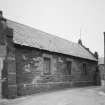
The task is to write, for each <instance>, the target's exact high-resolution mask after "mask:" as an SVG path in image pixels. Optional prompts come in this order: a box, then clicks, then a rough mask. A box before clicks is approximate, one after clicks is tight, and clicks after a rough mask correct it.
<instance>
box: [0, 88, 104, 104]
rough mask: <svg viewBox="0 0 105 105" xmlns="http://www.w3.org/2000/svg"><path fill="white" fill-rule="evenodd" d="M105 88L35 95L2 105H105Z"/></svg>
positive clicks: (5, 101) (76, 89)
mask: <svg viewBox="0 0 105 105" xmlns="http://www.w3.org/2000/svg"><path fill="white" fill-rule="evenodd" d="M103 90H105V87H102V86H101V87H84V88H74V89H66V90H60V91H56V92H49V93H42V94H35V95H32V96H27V97H22V98H18V99H14V100H1V102H0V105H105V93H104V92H103Z"/></svg>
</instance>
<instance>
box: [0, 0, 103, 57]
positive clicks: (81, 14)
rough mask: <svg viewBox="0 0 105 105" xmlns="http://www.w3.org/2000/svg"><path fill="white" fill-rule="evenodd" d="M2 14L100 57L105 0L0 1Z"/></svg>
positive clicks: (101, 53)
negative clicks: (82, 45)
mask: <svg viewBox="0 0 105 105" xmlns="http://www.w3.org/2000/svg"><path fill="white" fill-rule="evenodd" d="M0 10H2V11H3V15H4V17H6V18H8V19H11V20H13V21H16V22H19V23H22V24H25V25H28V26H31V27H34V28H36V29H39V30H42V31H44V32H47V33H50V34H53V35H56V36H59V37H62V38H64V39H67V40H69V41H73V42H78V39H80V38H81V39H82V42H83V44H84V45H85V46H86V47H88V48H89V49H90V50H91V51H92V52H94V51H97V52H98V53H99V57H102V56H104V35H103V32H104V31H105V0H0Z"/></svg>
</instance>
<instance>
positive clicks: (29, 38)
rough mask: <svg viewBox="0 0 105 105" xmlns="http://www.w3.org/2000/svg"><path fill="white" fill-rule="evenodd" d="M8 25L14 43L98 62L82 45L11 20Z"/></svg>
mask: <svg viewBox="0 0 105 105" xmlns="http://www.w3.org/2000/svg"><path fill="white" fill-rule="evenodd" d="M7 25H8V27H10V28H13V30H14V32H13V41H14V43H16V44H20V45H25V46H30V47H35V48H39V49H43V50H48V51H51V52H58V53H62V54H66V55H72V56H75V57H80V58H85V59H89V60H93V61H97V59H96V58H95V57H94V56H93V55H92V54H91V53H90V52H88V51H87V50H86V49H85V48H83V47H82V46H81V45H80V44H77V43H73V42H70V41H68V40H65V39H62V38H60V37H57V36H54V35H51V34H48V33H46V32H42V31H40V30H38V29H34V28H31V27H29V26H26V25H23V24H20V23H17V22H13V21H11V20H7Z"/></svg>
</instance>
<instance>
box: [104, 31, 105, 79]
mask: <svg viewBox="0 0 105 105" xmlns="http://www.w3.org/2000/svg"><path fill="white" fill-rule="evenodd" d="M104 72H105V32H104ZM104 79H105V74H104Z"/></svg>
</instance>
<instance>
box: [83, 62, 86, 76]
mask: <svg viewBox="0 0 105 105" xmlns="http://www.w3.org/2000/svg"><path fill="white" fill-rule="evenodd" d="M82 66H83V68H82V69H83V74H85V75H86V74H87V68H86V63H83V65H82Z"/></svg>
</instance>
